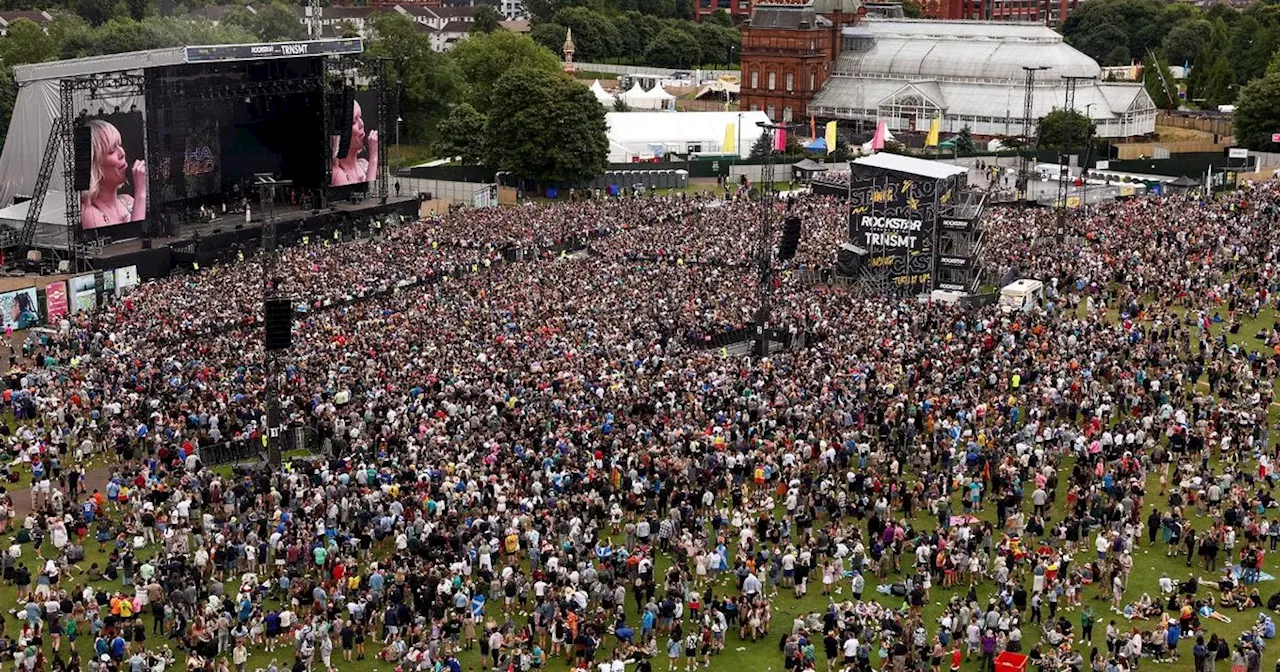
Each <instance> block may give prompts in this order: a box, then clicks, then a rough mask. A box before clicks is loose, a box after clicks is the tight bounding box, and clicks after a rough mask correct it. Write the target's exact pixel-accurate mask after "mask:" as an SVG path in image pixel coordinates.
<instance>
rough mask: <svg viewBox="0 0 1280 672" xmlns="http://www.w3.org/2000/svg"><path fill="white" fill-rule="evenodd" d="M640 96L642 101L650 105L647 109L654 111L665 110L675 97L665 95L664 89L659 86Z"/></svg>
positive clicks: (668, 94)
mask: <svg viewBox="0 0 1280 672" xmlns="http://www.w3.org/2000/svg"><path fill="white" fill-rule="evenodd" d="M641 95H642V96H643V100H645V101H646V102H649V103H650V105H649V106H647V107H649V109H654V110H665V109H667V108H668V107H669V106H670V105H671V101H673V100H675V99H676V97H675V96H673V95H671V94H670V93H667V91H666V89H664V88H662V85H661V84H657V85H655V86H654V87H653V88H652V89H649V90H648V91H645V92H644V93H643V94H641ZM642 107H645V106H642Z"/></svg>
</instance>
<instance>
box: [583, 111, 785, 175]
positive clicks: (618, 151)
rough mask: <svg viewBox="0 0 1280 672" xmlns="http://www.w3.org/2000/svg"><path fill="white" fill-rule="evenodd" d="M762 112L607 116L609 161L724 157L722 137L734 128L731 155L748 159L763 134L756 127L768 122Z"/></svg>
mask: <svg viewBox="0 0 1280 672" xmlns="http://www.w3.org/2000/svg"><path fill="white" fill-rule="evenodd" d="M768 120H769V117H768V115H766V114H765V113H764V112H610V113H608V114H606V115H605V124H607V125H608V127H609V161H610V162H611V163H627V162H630V161H631V160H632V159H633V158H641V159H646V158H652V157H654V156H659V155H661V154H662V153H664V152H674V153H676V154H723V153H725V152H724V150H725V146H724V140H725V134H726V132H727V131H729V128H730V125H732V126H733V129H732V132H733V136H734V145H735V148H734V151H733V152H732V153H734V154H737V155H739V156H743V157H746V156H750V154H751V146H752V145H754V144H755V142H756V140H757V139H758V138H759V137H760V134H761V133H762V131H761V129H760V127H759V126H757V123H759V122H762V121H763V122H767V121H768Z"/></svg>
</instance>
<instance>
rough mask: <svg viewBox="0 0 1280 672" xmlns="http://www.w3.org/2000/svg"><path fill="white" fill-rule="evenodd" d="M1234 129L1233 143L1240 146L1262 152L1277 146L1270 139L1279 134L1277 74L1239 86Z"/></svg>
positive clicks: (1278, 81)
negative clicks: (1273, 134)
mask: <svg viewBox="0 0 1280 672" xmlns="http://www.w3.org/2000/svg"><path fill="white" fill-rule="evenodd" d="M1234 130H1235V136H1236V144H1238V145H1240V146H1242V147H1248V148H1249V149H1253V150H1257V151H1265V152H1274V151H1276V150H1277V149H1278V148H1280V146H1277V144H1276V143H1274V142H1271V134H1272V133H1280V74H1271V75H1266V76H1264V77H1260V78H1258V79H1255V80H1253V81H1252V82H1249V83H1248V84H1246V85H1245V86H1244V88H1242V89H1240V98H1239V100H1237V101H1236V112H1235V129H1234Z"/></svg>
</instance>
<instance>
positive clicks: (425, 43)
mask: <svg viewBox="0 0 1280 672" xmlns="http://www.w3.org/2000/svg"><path fill="white" fill-rule="evenodd" d="M373 28H374V34H375V36H376V37H375V39H374V40H373V43H372V44H371V45H370V46H369V54H370V56H373V57H375V58H378V57H381V58H386V59H388V61H387V74H388V78H389V79H390V80H391V81H390V82H387V83H386V85H387V86H390V87H392V90H396V89H398V90H399V91H400V108H399V109H401V110H403V112H402V113H401V115H400V116H401V117H403V118H404V129H405V135H406V136H408V137H409V138H410V139H412V140H417V141H421V140H426V139H428V138H430V137H431V131H432V129H433V128H435V125H436V122H437V121H439V120H440V119H441V118H443V117H444V115H445V114H447V113H448V111H449V110H450V109H451V108H452V106H453V104H454V103H455V102H457V101H458V100H460V99H461V97H462V95H463V92H464V90H465V80H464V79H463V76H462V72H461V70H459V69H458V66H457V64H455V63H454V62H453V61H452V60H451V59H449V58H447V57H446V56H444V55H443V54H438V53H436V52H435V51H432V49H431V40H430V39H429V38H428V37H427V36H426V35H423V34H422V33H421V32H419V31H418V28H417V27H416V26H415V25H414V23H413V21H412V20H410V19H409V18H407V17H405V16H402V15H400V14H394V13H387V14H382V15H379V16H378V17H377V18H376V19H374V21H373Z"/></svg>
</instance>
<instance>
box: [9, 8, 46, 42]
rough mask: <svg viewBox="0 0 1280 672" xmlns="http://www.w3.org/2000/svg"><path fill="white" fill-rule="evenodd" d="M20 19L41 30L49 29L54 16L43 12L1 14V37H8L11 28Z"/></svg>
mask: <svg viewBox="0 0 1280 672" xmlns="http://www.w3.org/2000/svg"><path fill="white" fill-rule="evenodd" d="M19 19H26V20H28V21H30V22H32V23H34V24H36V25H37V26H40V27H41V28H47V27H48V25H49V22H50V21H52V20H53V15H51V14H49V12H42V11H13V12H0V37H4V36H6V35H8V34H9V26H11V25H13V22H14V21H17V20H19Z"/></svg>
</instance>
